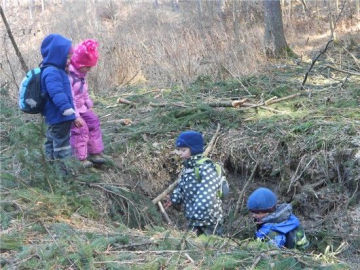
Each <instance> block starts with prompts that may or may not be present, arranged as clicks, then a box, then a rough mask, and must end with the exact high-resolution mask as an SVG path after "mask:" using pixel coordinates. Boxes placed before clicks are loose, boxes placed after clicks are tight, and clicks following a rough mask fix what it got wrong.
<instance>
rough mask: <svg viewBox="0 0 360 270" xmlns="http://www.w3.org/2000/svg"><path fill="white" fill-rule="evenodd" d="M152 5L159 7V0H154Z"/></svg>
mask: <svg viewBox="0 0 360 270" xmlns="http://www.w3.org/2000/svg"><path fill="white" fill-rule="evenodd" d="M154 7H155V8H159V7H160V1H159V0H154Z"/></svg>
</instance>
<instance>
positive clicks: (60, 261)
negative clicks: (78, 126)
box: [0, 0, 360, 270]
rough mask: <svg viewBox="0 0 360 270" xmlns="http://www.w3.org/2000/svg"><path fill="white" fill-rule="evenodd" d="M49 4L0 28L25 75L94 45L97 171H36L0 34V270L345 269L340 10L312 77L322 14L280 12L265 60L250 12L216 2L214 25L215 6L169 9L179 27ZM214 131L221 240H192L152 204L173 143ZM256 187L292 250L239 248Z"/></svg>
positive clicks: (355, 109)
mask: <svg viewBox="0 0 360 270" xmlns="http://www.w3.org/2000/svg"><path fill="white" fill-rule="evenodd" d="M5 2H6V1H3V3H5ZM20 2H21V1H20ZM34 2H36V1H33V2H32V3H34ZM52 2H53V5H51V6H50V5H49V6H46V8H45V9H44V11H42V12H41V13H40V11H41V6H40V5H39V3H38V5H37V6H36V5H35V6H34V9H33V10H32V12H33V14H32V15H36V14H38V15H40V16H33V17H32V18H30V17H29V14H28V12H29V10H30V9H29V10H28V9H27V8H28V7H27V5H28V1H23V2H22V3H21V4H18V5H16V4H14V3H11V2H10V4H9V5H8V6H7V9H5V13H6V15H7V17H8V20H9V23H10V26H11V28H12V30H13V33H14V36H15V39H16V41H17V42H18V45H19V48H20V51H21V52H22V54H23V56H24V58H25V62H26V63H30V64H31V65H33V66H34V65H36V64H37V63H39V62H40V55H39V53H38V50H39V46H40V42H41V40H42V38H43V37H44V36H45V35H46V34H47V33H50V32H60V33H64V35H66V36H67V37H69V38H72V39H73V41H74V43H76V42H78V41H79V40H80V39H82V38H89V37H91V38H95V39H97V40H99V41H101V45H100V56H101V57H100V60H99V64H98V66H97V67H96V68H95V69H94V70H92V72H91V73H90V76H89V85H91V94H92V98H93V100H94V102H95V107H94V110H95V111H96V112H97V114H98V115H99V117H100V121H101V127H102V131H103V138H104V142H105V157H106V159H107V162H106V164H105V165H103V166H101V167H95V168H91V169H84V168H82V167H81V164H79V163H78V162H77V161H76V160H70V161H68V164H67V166H68V167H69V168H70V173H69V174H68V175H67V176H63V175H61V174H60V172H61V168H60V167H58V166H57V164H50V163H48V162H46V160H45V157H44V153H43V142H44V140H45V137H44V134H45V129H46V127H45V124H44V123H43V121H42V119H40V117H39V116H38V115H35V116H31V115H25V114H23V113H21V112H20V111H19V110H18V108H17V104H16V98H17V91H16V90H17V86H18V85H17V82H20V81H21V78H22V77H23V71H22V70H21V68H20V67H19V66H20V65H19V64H18V57H17V55H16V54H15V53H13V51H12V48H11V44H10V42H9V40H8V39H7V33H6V32H5V29H4V30H3V29H0V33H1V34H2V35H3V36H4V41H3V45H4V46H3V50H2V51H1V52H0V60H1V63H0V64H1V65H0V69H1V73H0V80H1V83H0V97H1V98H0V123H1V129H0V153H1V155H0V161H1V170H0V173H1V187H0V228H1V232H0V267H1V269H276V270H278V269H284V270H287V269H358V265H360V260H359V258H360V252H359V250H360V231H359V230H360V229H359V228H360V192H359V184H360V108H359V106H360V86H359V85H360V76H359V74H360V73H359V72H360V66H359V65H360V63H359V59H360V49H359V48H360V47H359V45H358V44H359V41H360V40H359V35H358V32H356V31H358V23H357V22H358V19H357V17H356V15H355V11H354V9H353V8H352V4H353V2H352V1H340V4H341V5H340V6H339V7H337V9H339V10H337V12H339V13H335V14H337V15H338V17H337V18H336V19H337V20H336V23H337V28H336V34H337V39H336V40H335V41H334V42H332V43H331V44H330V46H329V48H328V50H327V51H326V52H324V53H323V54H322V55H321V57H320V58H319V59H318V61H317V62H316V63H315V64H314V66H313V68H312V69H311V70H310V69H309V68H310V66H311V61H312V59H314V58H315V56H316V55H318V54H319V50H321V49H323V47H324V45H325V44H326V42H328V40H329V31H328V29H327V28H328V25H329V22H328V20H329V17H331V16H334V14H332V13H331V5H330V4H331V1H329V2H328V3H325V2H324V3H321V2H320V1H307V2H306V3H307V9H306V10H305V7H304V6H303V5H302V4H301V3H300V1H297V2H296V3H295V1H292V2H291V1H289V2H288V1H283V4H284V5H285V6H284V7H283V8H284V9H283V19H284V27H285V34H286V37H287V40H288V42H289V46H290V47H291V48H292V49H294V51H293V52H289V55H287V56H286V57H285V59H276V60H275V59H274V60H269V59H266V58H265V56H264V54H263V53H262V51H263V44H262V38H263V25H262V22H263V14H262V13H263V10H262V5H261V2H260V1H225V2H227V5H226V8H225V13H224V14H223V16H222V17H219V16H218V14H217V13H216V8H217V6H216V2H215V1H199V3H203V4H204V5H203V6H202V7H201V9H200V8H198V7H197V8H194V3H195V2H194V1H180V4H181V9H180V11H179V12H178V11H174V10H173V8H172V6H171V4H170V2H166V1H161V5H160V7H157V8H154V6H153V4H152V2H147V1H144V2H143V3H142V4H139V3H137V2H136V1H108V2H107V3H106V4H103V3H102V2H101V1H70V0H67V1H52ZM65 2H67V3H71V5H64V4H63V3H65ZM90 2H91V4H89V3H90ZM156 2H160V1H156ZM8 3H9V2H8ZM303 3H305V1H304V2H303ZM83 11H85V12H83ZM145 11H146V12H145ZM83 13H84V14H83ZM84 16H86V19H84V18H85V17H84ZM238 26H239V29H238V28H237V27H238ZM354 29H355V30H354ZM356 29H357V30H356ZM34 52H37V53H34ZM307 72H309V74H308V78H307V80H306V82H304V76H305V74H306V73H307ZM302 84H304V85H303V89H302V87H301V85H302ZM234 104H241V105H240V106H238V107H234V106H233V105H234ZM218 127H219V128H220V129H219V130H220V131H219V134H218V136H217V137H216V140H215V144H214V146H213V148H212V150H211V152H210V154H209V156H210V157H211V158H212V159H213V160H216V161H219V162H221V163H222V164H223V165H224V168H225V171H226V175H227V177H228V179H229V182H230V186H231V190H230V196H229V198H227V199H226V200H224V212H225V216H226V218H225V226H224V229H225V233H224V237H222V238H220V237H215V236H211V237H205V236H201V237H196V236H195V235H194V234H193V233H187V232H186V231H185V228H186V223H185V219H184V217H183V214H182V213H181V212H178V211H176V210H175V209H172V208H169V209H167V210H166V211H167V213H168V215H169V217H170V219H171V221H172V225H169V224H168V223H167V222H166V221H165V219H164V217H163V216H162V214H161V212H160V211H159V209H158V208H157V205H154V204H153V203H152V201H151V200H152V199H154V198H155V197H156V196H157V195H158V194H160V193H161V192H162V191H163V190H165V189H166V188H167V187H168V186H169V185H170V184H171V183H173V182H174V181H176V179H177V177H178V174H179V172H180V166H181V161H180V160H179V158H178V157H177V156H176V155H175V154H174V152H173V150H174V142H175V138H176V137H177V136H178V134H179V133H180V132H181V131H183V130H187V129H194V130H198V131H201V132H202V133H203V135H204V137H205V141H206V142H207V143H208V142H209V141H210V140H211V139H212V138H213V136H214V134H215V133H216V130H217V129H218ZM259 186H267V187H270V188H272V189H273V190H274V191H275V192H276V193H277V194H278V197H279V201H282V202H291V203H292V205H293V209H294V213H295V214H296V215H297V216H298V217H299V218H300V220H301V222H302V224H303V227H304V228H305V231H306V234H307V236H308V238H309V240H310V242H311V245H310V247H309V248H308V249H307V250H306V251H297V250H286V249H275V248H271V247H269V246H268V245H266V244H265V243H259V242H255V241H254V240H253V232H254V229H255V225H254V223H253V221H252V219H251V217H250V216H249V214H248V212H247V210H246V207H245V206H246V199H247V197H248V195H249V194H250V193H251V192H252V191H253V190H254V189H255V188H257V187H259ZM235 210H237V211H235Z"/></svg>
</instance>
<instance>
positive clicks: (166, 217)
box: [157, 202, 173, 225]
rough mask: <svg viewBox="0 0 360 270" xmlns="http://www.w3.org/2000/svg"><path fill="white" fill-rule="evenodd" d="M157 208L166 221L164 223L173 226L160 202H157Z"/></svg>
mask: <svg viewBox="0 0 360 270" xmlns="http://www.w3.org/2000/svg"><path fill="white" fill-rule="evenodd" d="M157 204H158V206H159V208H160V211H161V213H162V214H163V215H164V217H165V219H166V222H167V223H168V224H169V225H173V223H172V221H171V219H170V218H169V216H168V214H167V213H166V211H165V209H164V206H163V205H162V203H161V202H158V203H157Z"/></svg>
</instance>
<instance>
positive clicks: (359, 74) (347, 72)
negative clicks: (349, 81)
mask: <svg viewBox="0 0 360 270" xmlns="http://www.w3.org/2000/svg"><path fill="white" fill-rule="evenodd" d="M326 67H328V68H331V69H333V70H336V71H339V72H342V73H346V74H350V75H355V76H360V72H356V71H351V70H342V69H339V68H336V67H334V66H330V65H327V66H326Z"/></svg>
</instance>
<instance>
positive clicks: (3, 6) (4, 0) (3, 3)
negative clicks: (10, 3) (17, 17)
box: [2, 0, 6, 10]
mask: <svg viewBox="0 0 360 270" xmlns="http://www.w3.org/2000/svg"><path fill="white" fill-rule="evenodd" d="M2 8H3V9H4V10H5V9H6V0H2Z"/></svg>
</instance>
